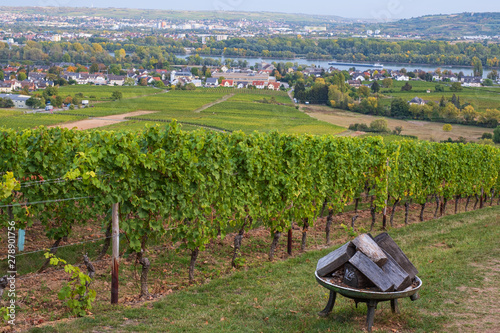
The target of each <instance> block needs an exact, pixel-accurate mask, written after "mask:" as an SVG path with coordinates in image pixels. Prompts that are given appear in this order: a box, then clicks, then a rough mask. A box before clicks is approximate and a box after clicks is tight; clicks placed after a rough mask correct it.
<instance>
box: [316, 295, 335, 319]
mask: <svg viewBox="0 0 500 333" xmlns="http://www.w3.org/2000/svg"><path fill="white" fill-rule="evenodd" d="M336 298H337V293H336V292H335V291H333V290H330V297H328V303H327V304H326V306H325V308H324V309H323V311H320V312H318V315H319V316H321V317H326V316H328V315H329V314H330V312H332V309H333V306H334V305H335V299H336Z"/></svg>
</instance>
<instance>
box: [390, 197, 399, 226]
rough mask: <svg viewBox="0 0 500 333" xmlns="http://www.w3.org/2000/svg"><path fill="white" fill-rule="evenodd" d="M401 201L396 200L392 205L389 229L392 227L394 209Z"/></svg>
mask: <svg viewBox="0 0 500 333" xmlns="http://www.w3.org/2000/svg"><path fill="white" fill-rule="evenodd" d="M400 201H401V199H397V200H396V201H394V204H393V205H392V212H391V220H390V222H391V227H393V226H394V214H395V213H396V207H397V206H398V204H399V202H400Z"/></svg>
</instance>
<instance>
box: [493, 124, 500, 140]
mask: <svg viewBox="0 0 500 333" xmlns="http://www.w3.org/2000/svg"><path fill="white" fill-rule="evenodd" d="M493 141H494V142H495V143H500V126H498V127H497V128H495V130H494V131H493Z"/></svg>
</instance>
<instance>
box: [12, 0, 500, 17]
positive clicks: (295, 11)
mask: <svg viewBox="0 0 500 333" xmlns="http://www.w3.org/2000/svg"><path fill="white" fill-rule="evenodd" d="M356 4H357V5H356V6H355V8H354V6H352V7H351V6H350V5H342V4H335V3H331V2H329V3H324V1H317V0H313V1H312V3H311V1H309V2H307V4H305V3H302V2H299V1H292V2H288V3H287V6H288V7H285V6H284V5H280V4H279V3H271V4H270V3H268V2H267V1H263V0H254V1H252V2H251V3H247V2H244V1H243V0H214V1H209V2H206V1H201V0H192V1H189V3H180V4H179V3H167V4H165V3H162V2H160V1H159V0H145V1H143V2H142V3H141V6H142V8H138V7H137V6H136V2H135V1H131V0H121V1H118V0H103V1H101V2H100V3H98V4H97V5H96V4H95V3H94V0H82V1H81V2H79V5H77V6H74V5H71V4H70V1H69V0H19V1H18V2H17V3H16V6H7V5H6V6H5V7H18V8H19V7H54V8H57V7H66V8H97V9H132V10H133V9H135V10H167V11H168V10H171V11H192V12H254V13H274V14H292V15H307V16H311V15H312V16H315V15H318V16H336V17H341V18H346V19H363V20H370V21H394V20H400V19H409V18H416V17H421V16H429V15H454V14H461V13H498V12H500V5H498V4H492V3H491V2H490V1H485V0H478V1H476V2H474V4H473V5H471V3H470V2H467V1H463V0H457V1H454V2H451V1H446V2H444V3H443V2H440V3H439V4H436V3H435V1H430V0H422V1H419V2H418V3H416V2H415V1H412V0H410V1H408V2H406V3H402V2H401V1H399V0H388V1H379V2H378V3H374V2H373V1H369V0H360V1H358V2H357V3H356ZM425 4H429V5H428V6H426V5H425ZM288 8H291V9H288ZM318 8H319V9H318ZM429 8H432V9H429ZM450 8H452V10H450Z"/></svg>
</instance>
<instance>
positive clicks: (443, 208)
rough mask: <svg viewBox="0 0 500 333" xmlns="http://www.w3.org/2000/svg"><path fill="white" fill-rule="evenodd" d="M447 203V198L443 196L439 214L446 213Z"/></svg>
mask: <svg viewBox="0 0 500 333" xmlns="http://www.w3.org/2000/svg"><path fill="white" fill-rule="evenodd" d="M447 203H448V199H447V198H443V205H442V206H441V216H443V215H446V204H447Z"/></svg>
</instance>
